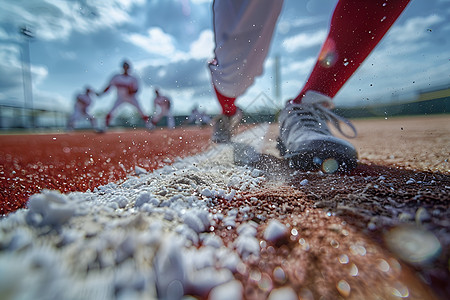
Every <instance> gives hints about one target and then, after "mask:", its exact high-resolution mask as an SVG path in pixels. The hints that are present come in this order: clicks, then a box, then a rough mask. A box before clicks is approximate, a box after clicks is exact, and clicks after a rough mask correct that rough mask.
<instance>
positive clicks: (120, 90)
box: [97, 61, 149, 127]
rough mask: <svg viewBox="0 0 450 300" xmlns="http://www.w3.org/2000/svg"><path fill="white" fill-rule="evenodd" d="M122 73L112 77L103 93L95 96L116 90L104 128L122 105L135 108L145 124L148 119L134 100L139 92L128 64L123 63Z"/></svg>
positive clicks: (136, 81)
mask: <svg viewBox="0 0 450 300" xmlns="http://www.w3.org/2000/svg"><path fill="white" fill-rule="evenodd" d="M122 68H123V71H122V73H121V74H117V75H114V76H113V77H112V79H111V81H110V82H109V84H108V85H107V86H106V88H105V89H104V90H103V92H101V93H98V94H97V96H102V95H103V94H105V93H106V92H107V91H108V90H109V89H110V88H111V87H115V88H116V90H117V99H116V102H115V103H114V105H113V107H112V108H111V109H110V111H109V113H108V114H107V115H106V119H105V126H106V127H108V126H109V124H110V122H111V117H112V113H113V112H114V111H115V110H116V108H118V107H119V106H120V105H122V104H123V103H129V104H131V105H133V106H134V107H136V109H137V110H138V112H139V114H140V115H141V117H142V119H143V120H144V122H145V123H146V124H147V123H148V120H149V117H148V116H147V115H145V114H144V112H143V111H142V109H141V107H140V105H139V102H138V101H137V99H136V93H137V92H138V90H139V83H138V80H137V79H136V77H134V76H132V75H130V74H129V70H130V68H131V67H130V63H129V62H127V61H124V62H123V64H122Z"/></svg>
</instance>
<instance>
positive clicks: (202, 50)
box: [189, 30, 214, 58]
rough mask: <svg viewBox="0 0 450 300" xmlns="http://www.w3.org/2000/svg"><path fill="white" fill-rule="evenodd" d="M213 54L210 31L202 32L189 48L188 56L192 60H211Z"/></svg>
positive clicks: (212, 39)
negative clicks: (192, 58)
mask: <svg viewBox="0 0 450 300" xmlns="http://www.w3.org/2000/svg"><path fill="white" fill-rule="evenodd" d="M213 53H214V34H213V32H212V31H211V30H204V31H202V33H200V36H199V37H198V39H197V40H196V41H194V42H193V43H192V44H191V46H190V51H189V54H190V55H191V56H192V57H194V58H211V57H213V55H214V54H213Z"/></svg>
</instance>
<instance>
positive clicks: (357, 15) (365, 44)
mask: <svg viewBox="0 0 450 300" xmlns="http://www.w3.org/2000/svg"><path fill="white" fill-rule="evenodd" d="M409 1H410V0H390V1H386V0H369V1H361V0H340V1H339V2H338V4H337V5H336V8H335V10H334V13H333V17H332V18H331V25H330V32H329V33H328V37H327V39H326V40H325V43H324V44H323V45H322V49H321V50H320V54H319V58H318V60H317V62H316V65H315V66H314V69H313V71H312V72H311V74H310V76H309V79H308V81H307V82H306V84H305V86H304V87H303V89H302V91H301V92H300V94H299V95H298V96H297V97H296V98H295V99H294V102H296V103H300V101H301V99H302V98H303V96H304V95H305V93H306V91H308V90H314V91H316V92H319V93H322V94H325V95H327V96H329V97H331V98H333V97H334V96H335V95H336V93H337V92H338V91H339V90H340V89H341V88H342V86H343V85H344V84H345V82H346V81H347V80H348V79H349V78H350V76H352V75H353V73H354V72H355V71H356V69H358V67H359V66H360V65H361V64H362V63H363V61H364V60H365V59H366V57H367V56H368V55H369V54H370V52H371V51H372V50H373V48H375V46H376V45H377V44H378V42H379V41H380V40H381V39H382V38H383V36H384V35H385V34H386V32H387V31H388V30H389V28H390V27H391V26H392V24H394V22H395V20H397V18H398V17H399V16H400V14H401V13H402V12H403V10H404V9H405V8H406V6H407V5H408V3H409Z"/></svg>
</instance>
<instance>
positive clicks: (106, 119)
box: [105, 99, 124, 127]
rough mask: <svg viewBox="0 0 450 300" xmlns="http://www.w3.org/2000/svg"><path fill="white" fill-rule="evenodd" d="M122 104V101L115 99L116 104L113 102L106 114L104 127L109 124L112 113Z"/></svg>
mask: <svg viewBox="0 0 450 300" xmlns="http://www.w3.org/2000/svg"><path fill="white" fill-rule="evenodd" d="M122 103H124V101H123V100H122V99H117V100H116V102H114V105H113V107H111V109H110V110H109V112H108V113H107V114H106V118H105V126H106V127H108V126H109V124H110V123H111V118H112V115H113V112H114V111H115V110H116V109H117V108H118V107H119V106H120V105H122Z"/></svg>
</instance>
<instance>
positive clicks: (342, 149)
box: [277, 91, 358, 173]
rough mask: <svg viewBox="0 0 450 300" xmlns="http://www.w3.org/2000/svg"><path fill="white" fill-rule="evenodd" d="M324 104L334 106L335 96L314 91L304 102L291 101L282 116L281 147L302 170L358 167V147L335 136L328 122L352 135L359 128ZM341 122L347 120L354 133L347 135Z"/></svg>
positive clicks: (281, 151) (354, 135)
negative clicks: (330, 96) (331, 97)
mask: <svg viewBox="0 0 450 300" xmlns="http://www.w3.org/2000/svg"><path fill="white" fill-rule="evenodd" d="M324 105H328V106H331V105H332V102H331V99H330V98H329V97H327V96H325V95H322V94H320V93H317V92H312V91H308V92H307V93H306V95H305V97H304V98H303V100H302V103H301V104H293V103H288V104H287V105H286V107H285V108H284V109H283V111H282V112H281V114H280V117H279V120H280V136H279V137H278V145H277V148H278V149H279V150H280V154H281V156H283V157H284V158H285V159H287V160H288V161H289V165H290V166H291V167H293V168H297V169H300V170H302V171H315V170H322V171H323V172H325V173H334V172H336V171H348V170H351V169H354V168H355V167H356V166H357V159H358V154H357V152H356V149H355V147H353V145H352V144H350V143H349V142H347V141H345V140H343V139H339V138H337V137H335V136H333V135H332V134H331V132H330V130H329V128H328V126H327V122H331V123H332V124H334V126H335V127H336V128H337V129H338V131H339V132H340V133H341V134H342V135H344V136H345V137H348V138H353V137H356V134H357V133H356V129H355V127H354V126H353V125H352V123H351V122H350V121H349V120H347V119H345V118H342V117H339V116H338V115H336V114H334V113H333V112H332V111H330V110H329V109H328V108H326V107H325V106H324ZM339 122H344V123H345V124H347V125H348V126H349V127H350V128H351V129H352V131H353V133H354V134H353V136H348V135H346V134H345V133H344V132H343V131H342V130H341V127H340V124H339Z"/></svg>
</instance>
